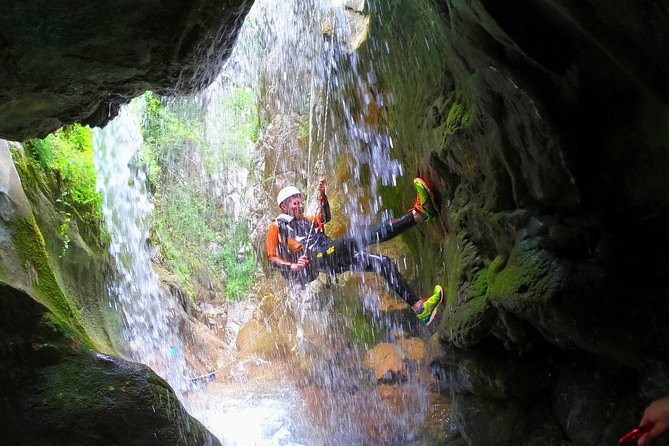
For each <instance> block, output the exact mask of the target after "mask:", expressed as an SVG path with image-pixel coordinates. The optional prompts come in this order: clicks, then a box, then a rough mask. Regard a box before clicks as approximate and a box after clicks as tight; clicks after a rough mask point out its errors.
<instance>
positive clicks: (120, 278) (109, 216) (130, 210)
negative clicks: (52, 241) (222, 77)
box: [94, 101, 187, 393]
mask: <svg viewBox="0 0 669 446" xmlns="http://www.w3.org/2000/svg"><path fill="white" fill-rule="evenodd" d="M141 106H142V103H141V101H139V102H137V101H136V102H134V103H133V104H132V106H129V107H125V108H124V109H123V110H122V111H121V113H120V114H119V116H118V117H117V118H116V119H114V120H113V121H112V122H111V123H110V124H109V125H108V126H106V127H105V128H104V129H102V130H97V129H96V130H95V135H94V143H95V147H94V156H95V166H96V171H97V178H98V182H97V188H98V190H99V192H100V193H101V194H102V197H103V212H104V218H105V223H106V225H107V230H108V231H109V235H110V236H111V242H110V245H109V251H110V254H111V256H112V258H113V259H114V261H115V266H116V272H117V274H116V280H115V281H112V282H111V283H110V284H109V288H110V289H109V294H110V296H112V301H111V302H110V305H114V306H116V307H117V308H118V309H119V310H120V311H121V313H122V314H123V318H124V330H123V340H124V343H122V344H120V345H117V349H118V350H119V351H120V352H122V353H123V354H125V355H126V356H128V357H129V358H132V359H134V360H136V361H138V362H142V363H144V364H147V365H149V366H150V367H152V368H153V369H154V370H155V371H156V372H157V373H158V374H160V375H161V376H162V377H163V378H165V379H166V380H167V381H168V382H169V383H170V384H171V385H172V387H173V388H174V389H175V390H176V391H177V392H181V393H183V391H185V390H186V387H187V386H186V383H187V381H186V380H184V377H185V376H187V371H186V366H185V361H184V359H183V357H182V355H181V354H180V353H181V352H183V351H184V348H183V345H182V341H181V339H180V338H179V336H178V334H177V333H178V332H177V327H176V323H177V322H178V319H177V318H176V314H177V313H176V308H175V307H176V303H175V302H174V301H172V300H170V299H167V298H166V297H165V295H164V293H163V291H162V290H161V288H160V286H159V280H158V275H157V274H156V272H155V271H154V270H153V268H152V265H151V252H150V251H149V246H148V244H147V241H148V239H149V233H148V218H149V216H150V214H151V210H152V204H151V202H150V201H149V196H148V193H147V191H146V187H145V186H146V181H145V180H146V178H145V175H144V173H143V172H142V171H139V170H133V169H131V168H130V164H131V161H132V159H133V157H134V156H136V154H137V153H138V151H139V150H140V149H141V147H142V135H141V132H140V128H139V124H138V123H139V119H138V114H139V112H140V109H141Z"/></svg>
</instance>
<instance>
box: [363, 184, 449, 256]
mask: <svg viewBox="0 0 669 446" xmlns="http://www.w3.org/2000/svg"><path fill="white" fill-rule="evenodd" d="M413 184H414V187H415V188H416V202H415V203H414V205H413V207H412V208H411V209H409V210H408V211H407V213H406V214H404V215H402V216H401V217H400V218H397V219H393V220H387V221H384V222H382V223H381V224H379V225H377V226H374V227H372V228H370V229H369V231H367V232H365V233H364V234H362V237H361V239H362V242H363V243H364V244H365V245H370V244H372V243H381V242H384V241H386V240H390V239H391V238H393V237H397V236H398V235H400V234H401V233H403V232H404V231H406V230H407V229H410V228H412V227H413V226H415V225H416V224H417V223H422V222H423V221H429V220H434V219H435V218H436V217H437V215H438V212H437V209H436V208H435V204H434V203H435V199H434V195H433V194H432V191H431V190H430V188H429V187H428V185H427V184H426V183H425V181H423V180H422V179H420V178H414V180H413Z"/></svg>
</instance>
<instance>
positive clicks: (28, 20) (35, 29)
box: [0, 0, 253, 141]
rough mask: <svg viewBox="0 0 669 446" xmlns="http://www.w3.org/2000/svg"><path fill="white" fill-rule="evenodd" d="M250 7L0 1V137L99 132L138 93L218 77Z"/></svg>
mask: <svg viewBox="0 0 669 446" xmlns="http://www.w3.org/2000/svg"><path fill="white" fill-rule="evenodd" d="M252 4H253V2H252V1H251V0H225V1H222V2H220V1H219V2H216V1H210V0H188V1H176V0H155V1H142V2H136V1H116V0H108V1H107V0H105V1H102V2H95V3H91V2H69V3H68V4H67V5H66V6H65V5H61V4H55V3H53V2H48V1H42V0H35V1H26V2H14V1H11V0H1V1H0V10H2V11H3V12H2V16H0V60H2V61H3V63H2V65H1V66H0V122H1V123H2V124H0V137H2V138H5V139H10V140H19V141H20V140H23V139H26V138H27V137H31V136H44V135H46V134H48V133H50V132H52V131H54V130H56V129H58V128H60V127H61V126H63V125H64V124H67V123H71V122H82V123H87V124H90V125H96V126H102V125H104V124H105V123H106V122H107V121H109V120H110V119H111V118H113V117H114V116H116V114H117V112H118V107H119V105H121V104H124V103H126V102H128V101H129V100H130V99H132V98H133V97H135V96H138V95H139V94H141V93H143V92H144V91H146V90H152V91H154V92H156V93H159V94H173V93H185V92H189V91H192V90H194V89H197V88H200V87H202V86H204V85H207V84H208V83H209V82H210V81H211V80H212V79H213V77H214V76H216V75H217V74H218V71H219V68H220V66H221V64H222V63H223V61H224V60H225V59H226V57H227V55H228V53H229V51H230V49H231V47H232V45H233V43H234V41H235V38H236V36H237V31H238V30H239V28H240V27H241V24H242V22H243V19H244V17H245V16H246V13H247V12H248V10H249V8H250V7H251V5H252Z"/></svg>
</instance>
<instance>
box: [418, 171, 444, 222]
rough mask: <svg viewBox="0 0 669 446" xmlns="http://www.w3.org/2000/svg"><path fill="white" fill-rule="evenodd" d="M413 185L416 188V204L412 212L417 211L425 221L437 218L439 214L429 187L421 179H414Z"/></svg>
mask: <svg viewBox="0 0 669 446" xmlns="http://www.w3.org/2000/svg"><path fill="white" fill-rule="evenodd" d="M413 185H414V187H415V188H416V202H415V203H414V205H413V207H412V208H411V210H415V211H416V212H418V213H420V214H421V215H422V216H423V220H424V221H430V220H434V219H435V218H437V215H438V214H439V212H437V209H436V208H435V207H434V203H435V201H434V195H432V191H431V190H430V188H429V187H428V185H427V184H426V183H425V181H423V180H422V179H421V178H417V177H416V178H414V179H413Z"/></svg>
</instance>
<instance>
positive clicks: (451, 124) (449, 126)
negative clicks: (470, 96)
mask: <svg viewBox="0 0 669 446" xmlns="http://www.w3.org/2000/svg"><path fill="white" fill-rule="evenodd" d="M475 122H476V106H475V105H474V104H473V103H472V102H465V103H463V102H460V101H459V100H457V99H455V100H454V101H453V103H452V104H451V108H450V110H449V111H448V115H447V117H446V134H447V135H450V134H453V133H455V132H457V131H458V130H467V129H469V128H471V126H472V125H473V124H474V123H475Z"/></svg>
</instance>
